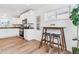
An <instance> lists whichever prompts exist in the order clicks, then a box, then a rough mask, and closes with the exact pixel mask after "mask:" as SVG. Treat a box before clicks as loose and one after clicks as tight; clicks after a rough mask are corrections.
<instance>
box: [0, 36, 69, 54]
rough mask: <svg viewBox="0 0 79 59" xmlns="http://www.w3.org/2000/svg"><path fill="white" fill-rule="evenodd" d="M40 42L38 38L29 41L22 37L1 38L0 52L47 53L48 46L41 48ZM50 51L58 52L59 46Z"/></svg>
mask: <svg viewBox="0 0 79 59" xmlns="http://www.w3.org/2000/svg"><path fill="white" fill-rule="evenodd" d="M39 44H40V42H39V41H37V40H31V41H27V40H24V39H22V38H21V37H11V38H5V39H0V54H47V52H46V46H43V47H41V48H39ZM50 53H52V54H56V53H57V48H55V49H52V48H51V49H50ZM64 53H65V54H66V53H67V54H69V52H68V51H66V52H64Z"/></svg>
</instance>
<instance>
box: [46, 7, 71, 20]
mask: <svg viewBox="0 0 79 59" xmlns="http://www.w3.org/2000/svg"><path fill="white" fill-rule="evenodd" d="M69 9H70V8H69V7H63V8H59V9H56V10H52V11H49V12H47V13H45V21H52V20H66V19H69Z"/></svg>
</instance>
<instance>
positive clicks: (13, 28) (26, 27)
mask: <svg viewBox="0 0 79 59" xmlns="http://www.w3.org/2000/svg"><path fill="white" fill-rule="evenodd" d="M0 29H21V27H0ZM23 29H34V28H28V27H24V28H23Z"/></svg>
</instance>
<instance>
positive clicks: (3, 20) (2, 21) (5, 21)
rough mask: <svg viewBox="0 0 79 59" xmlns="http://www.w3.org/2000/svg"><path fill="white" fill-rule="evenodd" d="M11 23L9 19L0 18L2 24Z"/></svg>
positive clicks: (0, 24)
mask: <svg viewBox="0 0 79 59" xmlns="http://www.w3.org/2000/svg"><path fill="white" fill-rule="evenodd" d="M9 23H10V21H9V19H0V26H7V25H9Z"/></svg>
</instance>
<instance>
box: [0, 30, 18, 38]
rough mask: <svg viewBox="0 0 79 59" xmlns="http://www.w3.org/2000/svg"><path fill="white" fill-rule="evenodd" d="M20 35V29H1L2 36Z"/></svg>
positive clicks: (0, 36) (0, 35)
mask: <svg viewBox="0 0 79 59" xmlns="http://www.w3.org/2000/svg"><path fill="white" fill-rule="evenodd" d="M13 36H19V29H0V38H7V37H13Z"/></svg>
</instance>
